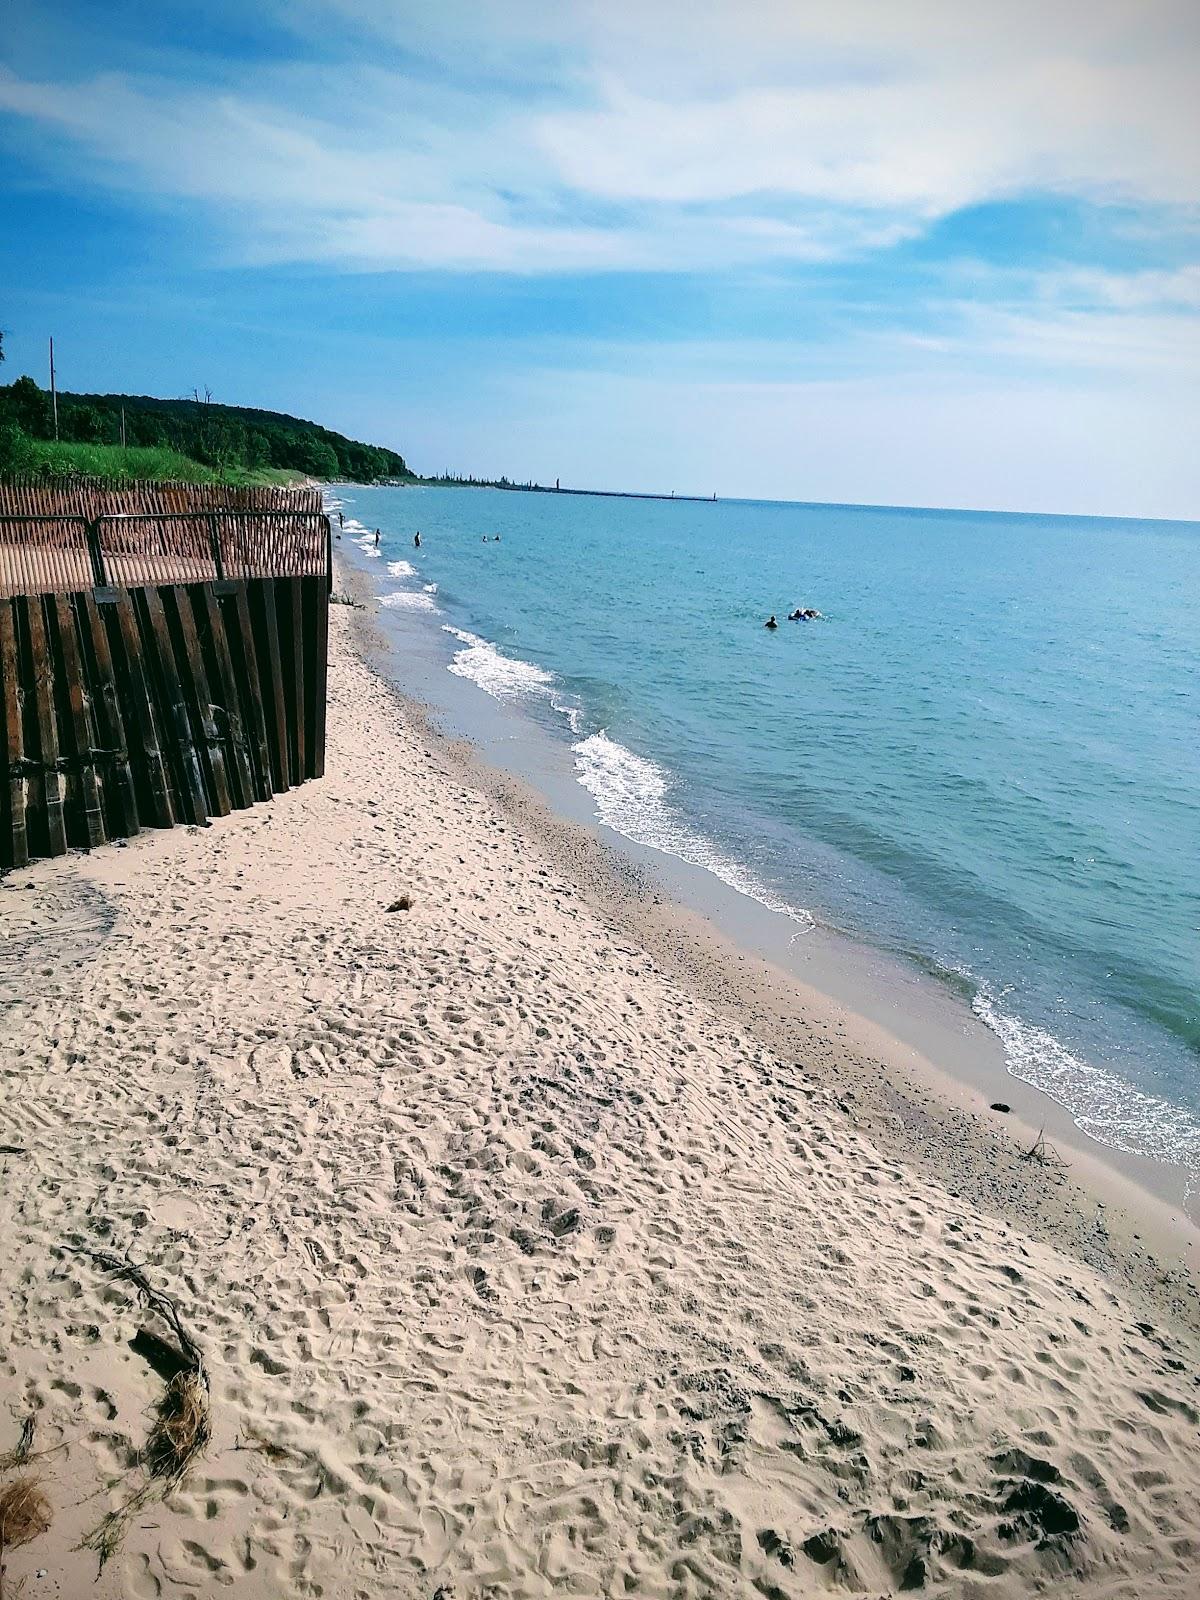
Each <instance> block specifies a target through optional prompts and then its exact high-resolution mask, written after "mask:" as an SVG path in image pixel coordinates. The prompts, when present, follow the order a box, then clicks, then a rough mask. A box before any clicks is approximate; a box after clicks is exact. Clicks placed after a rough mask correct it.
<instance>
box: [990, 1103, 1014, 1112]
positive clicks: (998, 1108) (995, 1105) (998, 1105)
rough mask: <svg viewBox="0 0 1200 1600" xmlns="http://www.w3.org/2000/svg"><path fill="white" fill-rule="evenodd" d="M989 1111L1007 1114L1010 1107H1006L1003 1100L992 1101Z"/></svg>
mask: <svg viewBox="0 0 1200 1600" xmlns="http://www.w3.org/2000/svg"><path fill="white" fill-rule="evenodd" d="M991 1109H992V1110H993V1111H1003V1112H1006V1113H1007V1112H1009V1111H1011V1110H1012V1107H1011V1106H1006V1105H1005V1103H1004V1101H1003V1100H993V1101H992V1106H991Z"/></svg>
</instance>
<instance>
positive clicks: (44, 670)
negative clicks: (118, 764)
mask: <svg viewBox="0 0 1200 1600" xmlns="http://www.w3.org/2000/svg"><path fill="white" fill-rule="evenodd" d="M17 605H18V607H23V608H24V611H25V627H26V629H27V630H28V633H27V637H28V642H29V664H30V669H31V674H32V679H31V684H30V694H31V700H32V709H33V723H34V727H35V730H36V741H37V758H36V759H37V769H36V771H35V773H34V776H33V783H32V786H31V789H32V795H33V798H34V804H35V806H36V807H37V809H38V810H39V811H40V822H41V827H42V829H43V830H44V833H45V840H46V854H47V855H51V856H62V855H66V853H67V829H66V818H65V816H64V814H63V780H62V773H61V772H60V771H59V770H58V757H59V748H58V719H57V717H56V716H55V714H54V676H55V674H54V660H53V655H52V649H51V639H50V636H49V634H48V632H47V629H46V619H45V615H44V613H43V611H42V597H41V596H40V595H22V596H21V597H20V599H18V601H17Z"/></svg>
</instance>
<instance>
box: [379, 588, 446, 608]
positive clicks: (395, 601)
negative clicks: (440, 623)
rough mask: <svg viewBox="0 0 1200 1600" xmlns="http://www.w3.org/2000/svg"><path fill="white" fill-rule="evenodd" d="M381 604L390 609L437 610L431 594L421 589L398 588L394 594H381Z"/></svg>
mask: <svg viewBox="0 0 1200 1600" xmlns="http://www.w3.org/2000/svg"><path fill="white" fill-rule="evenodd" d="M379 604H380V605H381V606H387V607H388V609H389V610H390V611H436V610H437V607H436V606H435V605H434V603H433V597H432V596H431V595H427V594H424V593H423V592H422V591H421V590H420V589H397V590H396V591H395V593H394V594H381V595H380V597H379Z"/></svg>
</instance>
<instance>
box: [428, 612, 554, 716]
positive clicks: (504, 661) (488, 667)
mask: <svg viewBox="0 0 1200 1600" xmlns="http://www.w3.org/2000/svg"><path fill="white" fill-rule="evenodd" d="M442 626H443V628H444V629H445V631H446V632H447V633H449V634H453V636H454V637H455V638H456V639H457V640H458V641H459V642H460V643H461V644H463V645H465V646H466V648H465V649H463V650H459V651H457V652H456V653H455V656H454V659H453V661H451V663H450V671H451V672H453V673H455V674H456V675H457V676H458V677H460V678H470V680H471V681H472V683H477V684H478V685H479V687H480V688H481V689H483V690H485V691H486V692H487V693H488V694H490V695H492V696H493V698H494V699H496V700H521V699H529V698H531V697H532V698H541V699H545V698H547V697H548V690H549V689H550V688H551V686H552V685H553V683H554V675H553V673H550V672H547V671H546V670H545V668H544V667H539V666H535V665H534V663H533V662H532V661H522V660H521V659H520V657H518V656H502V655H501V654H500V652H499V650H497V649H496V647H495V645H494V644H489V643H488V641H487V640H486V639H480V638H479V637H478V636H477V635H476V634H473V633H464V632H463V631H462V629H460V628H452V627H450V626H449V624H447V623H443V624H442Z"/></svg>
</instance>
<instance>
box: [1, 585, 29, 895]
mask: <svg viewBox="0 0 1200 1600" xmlns="http://www.w3.org/2000/svg"><path fill="white" fill-rule="evenodd" d="M0 696H2V705H0V715H2V716H3V719H4V746H3V748H4V762H5V767H4V779H5V781H4V801H3V819H4V836H3V838H0V866H3V867H23V866H25V865H26V863H27V862H28V860H29V839H28V835H27V833H26V827H25V803H26V798H27V795H28V789H29V779H28V776H27V774H26V772H25V768H24V765H23V763H24V759H25V728H24V716H23V711H22V700H23V690H22V687H21V675H20V652H19V650H18V645H17V623H16V617H15V615H14V602H13V601H11V600H0Z"/></svg>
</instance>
